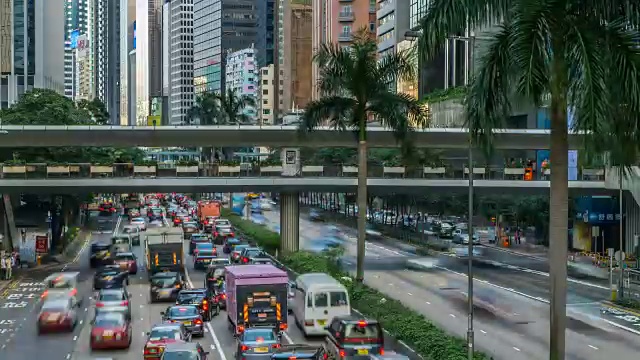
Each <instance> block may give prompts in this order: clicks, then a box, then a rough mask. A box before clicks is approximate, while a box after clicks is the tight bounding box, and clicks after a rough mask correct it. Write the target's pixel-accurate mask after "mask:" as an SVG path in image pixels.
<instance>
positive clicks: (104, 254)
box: [89, 242, 113, 268]
mask: <svg viewBox="0 0 640 360" xmlns="http://www.w3.org/2000/svg"><path fill="white" fill-rule="evenodd" d="M110 248H111V243H110V242H109V243H93V244H91V249H90V250H89V265H90V266H91V268H97V267H100V266H104V265H111V264H113V259H112V258H111V253H110V252H109V249H110Z"/></svg>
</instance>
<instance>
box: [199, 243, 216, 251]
mask: <svg viewBox="0 0 640 360" xmlns="http://www.w3.org/2000/svg"><path fill="white" fill-rule="evenodd" d="M196 246H197V247H198V250H200V251H203V250H206V249H213V244H211V243H199V244H196Z"/></svg>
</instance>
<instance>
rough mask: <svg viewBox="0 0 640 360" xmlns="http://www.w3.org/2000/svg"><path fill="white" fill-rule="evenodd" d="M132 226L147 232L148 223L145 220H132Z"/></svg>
mask: <svg viewBox="0 0 640 360" xmlns="http://www.w3.org/2000/svg"><path fill="white" fill-rule="evenodd" d="M130 225H135V226H137V227H139V228H140V231H147V222H146V221H145V220H144V219H143V218H134V219H131V223H130Z"/></svg>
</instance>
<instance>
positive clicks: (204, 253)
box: [198, 249, 215, 257]
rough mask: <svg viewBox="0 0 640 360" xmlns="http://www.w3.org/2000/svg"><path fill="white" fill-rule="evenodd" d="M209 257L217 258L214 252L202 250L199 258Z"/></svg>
mask: <svg viewBox="0 0 640 360" xmlns="http://www.w3.org/2000/svg"><path fill="white" fill-rule="evenodd" d="M207 256H215V254H214V253H213V250H209V249H206V250H200V251H199V252H198V257H207Z"/></svg>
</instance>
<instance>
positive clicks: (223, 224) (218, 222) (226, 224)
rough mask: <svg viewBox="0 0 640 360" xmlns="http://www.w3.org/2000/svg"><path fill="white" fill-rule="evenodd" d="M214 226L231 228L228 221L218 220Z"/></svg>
mask: <svg viewBox="0 0 640 360" xmlns="http://www.w3.org/2000/svg"><path fill="white" fill-rule="evenodd" d="M216 226H231V222H229V220H218V221H216Z"/></svg>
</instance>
